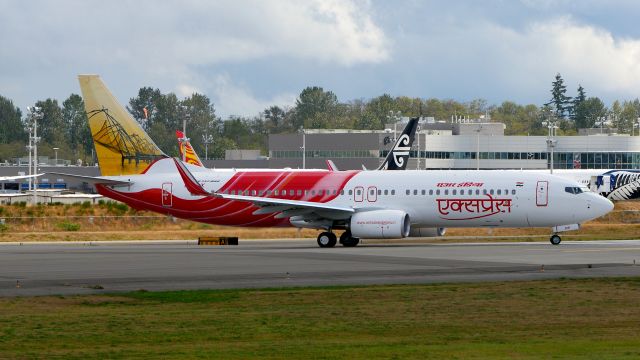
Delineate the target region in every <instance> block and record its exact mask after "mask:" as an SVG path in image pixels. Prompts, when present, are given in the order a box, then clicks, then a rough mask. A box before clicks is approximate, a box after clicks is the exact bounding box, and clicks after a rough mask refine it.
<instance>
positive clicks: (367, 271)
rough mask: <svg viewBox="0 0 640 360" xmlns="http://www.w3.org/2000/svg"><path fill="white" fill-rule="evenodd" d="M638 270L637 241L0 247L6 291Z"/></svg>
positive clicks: (1, 286) (0, 284) (1, 290)
mask: <svg viewBox="0 0 640 360" xmlns="http://www.w3.org/2000/svg"><path fill="white" fill-rule="evenodd" d="M635 263H637V264H638V265H637V266H636V265H635ZM639 275H640V241H638V240H627V241H592V242H568V241H567V242H563V243H562V244H561V245H560V246H553V245H550V244H549V243H482V244H477V243H475V244H438V245H434V244H415V243H413V244H412V243H406V242H405V243H392V244H372V243H367V242H365V243H364V244H362V245H361V246H358V247H355V248H343V247H340V246H338V247H336V248H333V249H320V248H318V247H317V245H316V243H315V240H286V241H284V240H283V241H277V240H276V241H251V240H245V241H242V240H241V241H240V245H238V246H198V245H196V244H195V243H194V242H179V241H178V242H175V241H174V242H129V243H126V244H122V243H115V242H110V243H95V242H94V243H81V244H26V243H25V244H22V245H19V244H0V296H30V295H50V294H89V293H104V292H118V291H130V290H139V289H145V290H151V291H153V290H178V289H221V288H256V287H259V288H265V287H287V286H318V285H367V284H409V283H435V282H467V281H504V280H533V279H550V278H559V277H602V276H639Z"/></svg>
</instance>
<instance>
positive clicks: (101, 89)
mask: <svg viewBox="0 0 640 360" xmlns="http://www.w3.org/2000/svg"><path fill="white" fill-rule="evenodd" d="M78 80H79V82H80V89H81V90H82V98H83V99H84V108H85V111H86V112H87V118H88V120H89V128H90V129H91V137H92V138H93V145H94V146H95V149H96V156H97V158H98V165H99V166H100V173H101V174H102V175H103V176H109V175H130V174H141V173H144V172H145V171H146V170H147V168H148V167H149V166H150V165H151V164H152V163H153V161H154V160H156V159H158V158H163V157H167V156H166V155H165V154H164V153H163V152H162V150H160V148H158V146H157V145H156V144H155V143H154V142H153V140H151V138H150V137H149V135H147V133H146V132H145V131H144V130H143V129H142V127H141V126H140V125H139V124H138V123H137V122H136V121H135V120H134V119H133V117H131V115H130V114H129V113H128V112H127V110H126V109H125V108H124V107H123V106H122V105H120V104H119V103H118V101H117V100H116V98H115V97H114V96H113V95H112V94H111V92H110V91H109V89H107V87H106V86H105V84H104V83H103V82H102V80H101V79H100V77H99V76H98V75H79V76H78Z"/></svg>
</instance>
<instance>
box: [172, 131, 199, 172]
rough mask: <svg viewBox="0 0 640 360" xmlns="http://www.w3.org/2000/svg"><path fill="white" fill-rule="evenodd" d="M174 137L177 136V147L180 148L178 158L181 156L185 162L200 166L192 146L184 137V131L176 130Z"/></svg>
mask: <svg viewBox="0 0 640 360" xmlns="http://www.w3.org/2000/svg"><path fill="white" fill-rule="evenodd" d="M176 137H177V138H178V145H179V146H178V147H179V149H180V158H182V159H183V160H184V161H185V162H186V163H187V164H191V165H195V166H202V167H204V165H202V161H200V158H199V157H198V154H196V152H195V150H193V146H191V143H189V140H188V139H186V138H185V137H184V133H183V132H182V131H180V130H176Z"/></svg>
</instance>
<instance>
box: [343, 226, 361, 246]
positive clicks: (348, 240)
mask: <svg viewBox="0 0 640 360" xmlns="http://www.w3.org/2000/svg"><path fill="white" fill-rule="evenodd" d="M359 243H360V239H359V238H355V237H353V236H351V231H349V230H347V231H345V232H343V233H342V235H340V244H342V246H344V247H354V246H357V245H358V244H359Z"/></svg>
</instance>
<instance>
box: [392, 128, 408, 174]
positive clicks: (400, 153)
mask: <svg viewBox="0 0 640 360" xmlns="http://www.w3.org/2000/svg"><path fill="white" fill-rule="evenodd" d="M410 141H411V139H410V138H409V135H407V134H402V136H400V139H399V140H398V142H397V143H396V146H394V147H393V150H391V152H392V153H393V161H394V162H395V163H396V166H397V167H403V166H404V156H409V150H410V149H411V147H410V146H409V142H410Z"/></svg>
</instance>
